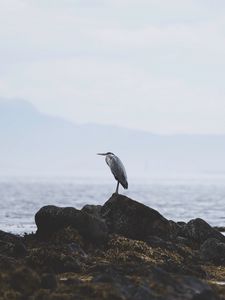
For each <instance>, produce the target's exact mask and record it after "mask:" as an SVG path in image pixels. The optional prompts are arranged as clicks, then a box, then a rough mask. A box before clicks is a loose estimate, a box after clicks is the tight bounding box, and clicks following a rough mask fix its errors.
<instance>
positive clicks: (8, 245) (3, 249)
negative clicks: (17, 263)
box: [0, 230, 27, 257]
mask: <svg viewBox="0 0 225 300" xmlns="http://www.w3.org/2000/svg"><path fill="white" fill-rule="evenodd" d="M0 254H3V255H7V256H11V257H24V256H25V255H26V254H27V249H26V246H25V245H24V243H23V239H22V238H21V237H19V236H17V235H14V234H11V233H7V232H4V231H2V230H0Z"/></svg>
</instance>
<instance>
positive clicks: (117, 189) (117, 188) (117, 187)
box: [116, 181, 119, 194]
mask: <svg viewBox="0 0 225 300" xmlns="http://www.w3.org/2000/svg"><path fill="white" fill-rule="evenodd" d="M118 191H119V181H117V186H116V194H118Z"/></svg>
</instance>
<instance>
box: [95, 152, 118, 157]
mask: <svg viewBox="0 0 225 300" xmlns="http://www.w3.org/2000/svg"><path fill="white" fill-rule="evenodd" d="M110 154H111V155H114V154H113V153H112V152H106V153H97V155H103V156H107V155H110Z"/></svg>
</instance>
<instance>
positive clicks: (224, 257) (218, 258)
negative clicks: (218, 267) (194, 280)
mask: <svg viewBox="0 0 225 300" xmlns="http://www.w3.org/2000/svg"><path fill="white" fill-rule="evenodd" d="M200 257H201V259H202V260H204V261H210V262H213V263H219V264H221V263H225V243H222V242H220V241H218V240H217V239H214V238H211V239H208V240H206V241H205V242H204V243H203V244H202V245H201V247H200Z"/></svg>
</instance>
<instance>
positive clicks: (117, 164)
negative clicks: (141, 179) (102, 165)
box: [106, 155, 128, 189]
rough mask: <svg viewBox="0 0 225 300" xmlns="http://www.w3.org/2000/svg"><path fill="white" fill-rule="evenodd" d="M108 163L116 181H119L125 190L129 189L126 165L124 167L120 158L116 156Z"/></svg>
mask: <svg viewBox="0 0 225 300" xmlns="http://www.w3.org/2000/svg"><path fill="white" fill-rule="evenodd" d="M106 162H107V164H108V165H109V167H110V169H111V172H112V173H113V175H114V177H115V179H116V180H118V181H119V183H120V184H121V185H122V186H123V187H124V188H126V189H127V188H128V182H127V174H126V170H125V168H124V165H123V163H122V161H121V160H120V159H119V157H117V156H115V155H114V156H113V157H111V158H110V159H109V160H107V161H106Z"/></svg>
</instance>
